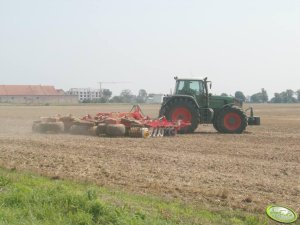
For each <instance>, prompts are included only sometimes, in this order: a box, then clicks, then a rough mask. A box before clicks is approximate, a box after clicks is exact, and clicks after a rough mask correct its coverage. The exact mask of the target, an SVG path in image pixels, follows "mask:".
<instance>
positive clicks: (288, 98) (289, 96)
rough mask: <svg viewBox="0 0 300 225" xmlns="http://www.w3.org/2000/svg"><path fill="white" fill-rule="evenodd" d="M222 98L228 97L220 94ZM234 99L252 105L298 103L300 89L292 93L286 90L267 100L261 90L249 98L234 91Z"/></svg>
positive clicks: (240, 92) (264, 91)
mask: <svg viewBox="0 0 300 225" xmlns="http://www.w3.org/2000/svg"><path fill="white" fill-rule="evenodd" d="M222 95H223V96H228V95H227V94H226V93H223V94H222ZM234 96H235V97H236V98H238V99H240V100H242V101H243V102H253V103H266V102H270V103H299V102H300V89H299V90H297V91H293V90H291V89H287V90H286V91H282V92H280V93H274V97H272V98H271V99H269V97H268V94H267V91H266V90H265V89H264V88H262V89H261V91H260V92H258V93H255V94H253V95H251V96H248V97H246V96H245V95H244V93H243V92H242V91H236V92H235V95H234Z"/></svg>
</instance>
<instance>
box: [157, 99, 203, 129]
mask: <svg viewBox="0 0 300 225" xmlns="http://www.w3.org/2000/svg"><path fill="white" fill-rule="evenodd" d="M159 115H160V116H165V117H166V118H167V120H170V121H178V120H182V121H184V122H189V123H191V125H190V126H188V127H186V128H183V129H181V130H179V133H193V132H194V131H195V130H196V129H197V127H198V124H199V122H200V112H199V109H198V107H197V106H196V105H195V104H194V103H193V102H192V101H190V100H187V99H183V98H179V99H174V100H173V101H170V102H169V103H167V104H166V105H164V106H162V108H161V109H160V113H159Z"/></svg>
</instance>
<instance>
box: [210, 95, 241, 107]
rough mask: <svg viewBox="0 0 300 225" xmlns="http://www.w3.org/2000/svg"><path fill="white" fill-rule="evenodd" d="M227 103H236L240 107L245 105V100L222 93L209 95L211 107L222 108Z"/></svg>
mask: <svg viewBox="0 0 300 225" xmlns="http://www.w3.org/2000/svg"><path fill="white" fill-rule="evenodd" d="M227 104H235V105H237V106H240V107H242V106H243V102H242V101H241V100H239V99H237V98H235V97H229V96H220V95H211V96H210V97H209V106H210V107H211V108H221V107H222V106H224V105H227Z"/></svg>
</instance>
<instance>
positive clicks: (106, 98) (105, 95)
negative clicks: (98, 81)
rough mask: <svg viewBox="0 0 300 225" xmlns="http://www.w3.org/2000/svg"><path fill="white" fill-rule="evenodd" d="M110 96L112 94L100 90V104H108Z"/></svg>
mask: <svg viewBox="0 0 300 225" xmlns="http://www.w3.org/2000/svg"><path fill="white" fill-rule="evenodd" d="M111 95H112V92H111V91H110V90H109V89H103V90H102V96H101V98H100V102H103V103H105V102H108V101H109V99H110V97H111Z"/></svg>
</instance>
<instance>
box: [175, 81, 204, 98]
mask: <svg viewBox="0 0 300 225" xmlns="http://www.w3.org/2000/svg"><path fill="white" fill-rule="evenodd" d="M175 90H176V92H175V94H182V95H201V94H203V92H204V87H203V82H202V81H201V80H177V82H176V89H175Z"/></svg>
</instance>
